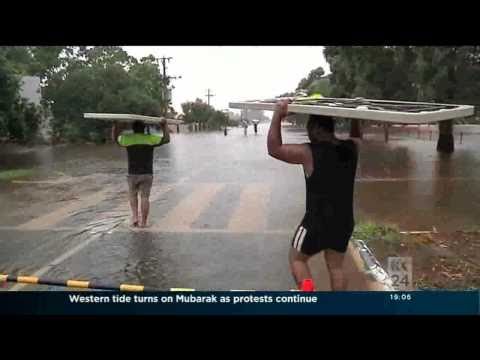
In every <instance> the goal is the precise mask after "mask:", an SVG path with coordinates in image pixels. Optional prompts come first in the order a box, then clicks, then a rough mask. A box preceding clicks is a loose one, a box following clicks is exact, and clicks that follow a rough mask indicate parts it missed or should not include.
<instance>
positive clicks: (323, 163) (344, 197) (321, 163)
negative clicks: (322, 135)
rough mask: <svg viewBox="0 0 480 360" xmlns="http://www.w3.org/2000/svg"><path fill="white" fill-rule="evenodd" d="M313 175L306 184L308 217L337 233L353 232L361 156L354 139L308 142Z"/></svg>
mask: <svg viewBox="0 0 480 360" xmlns="http://www.w3.org/2000/svg"><path fill="white" fill-rule="evenodd" d="M308 145H309V146H310V149H311V150H312V155H313V166H314V168H313V173H312V174H311V175H310V176H309V177H308V178H307V177H306V176H305V181H306V195H307V199H306V215H307V216H309V217H313V218H315V219H316V220H318V222H319V223H323V224H325V225H326V226H327V227H328V228H330V229H332V230H333V229H336V231H340V230H342V229H343V230H345V231H352V230H353V227H354V225H355V221H354V216H353V191H354V184H355V173H356V170H357V161H358V153H357V147H356V144H355V143H354V142H353V141H352V140H338V143H337V144H334V143H332V142H329V141H322V142H319V143H316V144H312V143H309V144H308Z"/></svg>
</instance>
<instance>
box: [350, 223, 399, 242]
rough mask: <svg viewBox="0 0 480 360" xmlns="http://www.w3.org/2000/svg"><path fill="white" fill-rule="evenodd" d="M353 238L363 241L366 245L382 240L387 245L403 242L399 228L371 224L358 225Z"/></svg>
mask: <svg viewBox="0 0 480 360" xmlns="http://www.w3.org/2000/svg"><path fill="white" fill-rule="evenodd" d="M353 237H354V238H355V239H360V240H363V241H365V243H368V242H370V241H375V240H380V239H381V240H382V241H385V242H387V243H396V242H398V241H400V240H401V234H400V233H399V231H398V228H396V227H394V226H387V225H377V224H374V223H371V222H365V223H360V224H357V226H355V230H354V232H353Z"/></svg>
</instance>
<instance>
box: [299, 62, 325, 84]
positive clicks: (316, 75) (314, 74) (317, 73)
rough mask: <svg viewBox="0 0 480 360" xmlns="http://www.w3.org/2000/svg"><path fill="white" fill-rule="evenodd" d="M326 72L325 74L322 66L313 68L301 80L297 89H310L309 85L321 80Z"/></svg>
mask: <svg viewBox="0 0 480 360" xmlns="http://www.w3.org/2000/svg"><path fill="white" fill-rule="evenodd" d="M324 74H325V71H324V70H323V68H322V67H321V66H320V67H318V68H316V69H313V70H312V71H310V73H309V74H308V76H307V77H306V78H303V79H302V80H300V82H299V83H298V86H297V90H302V89H305V90H306V89H308V87H309V86H310V85H311V84H312V83H313V82H314V81H317V80H320V79H321V78H322V76H323V75H324Z"/></svg>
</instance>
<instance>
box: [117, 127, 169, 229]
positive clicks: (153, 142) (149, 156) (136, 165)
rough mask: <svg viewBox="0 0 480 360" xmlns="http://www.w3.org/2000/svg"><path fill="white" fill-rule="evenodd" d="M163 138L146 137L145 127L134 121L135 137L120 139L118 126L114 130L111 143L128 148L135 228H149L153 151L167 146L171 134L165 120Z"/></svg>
mask: <svg viewBox="0 0 480 360" xmlns="http://www.w3.org/2000/svg"><path fill="white" fill-rule="evenodd" d="M160 127H161V128H162V130H163V136H158V135H150V134H145V123H143V122H142V121H135V122H134V123H133V124H132V130H133V134H122V135H120V131H121V130H120V129H119V127H118V126H117V124H116V123H114V125H113V127H112V140H113V141H115V142H116V143H117V144H119V145H120V146H123V147H126V148H127V155H128V176H127V179H128V192H129V198H130V208H131V209H132V226H133V227H137V226H138V227H146V226H147V218H148V211H149V209H150V202H149V197H150V190H151V188H152V182H153V148H154V147H157V146H161V145H164V144H168V143H169V142H170V132H169V130H168V126H167V121H166V120H165V119H163V120H162V122H161V123H160ZM138 193H140V200H141V205H140V207H141V219H140V221H139V218H138Z"/></svg>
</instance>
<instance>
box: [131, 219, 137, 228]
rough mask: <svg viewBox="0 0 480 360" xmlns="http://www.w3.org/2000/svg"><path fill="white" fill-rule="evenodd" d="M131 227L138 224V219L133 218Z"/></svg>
mask: <svg viewBox="0 0 480 360" xmlns="http://www.w3.org/2000/svg"><path fill="white" fill-rule="evenodd" d="M130 226H131V227H137V226H138V219H133V220H132V222H131V223H130Z"/></svg>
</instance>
